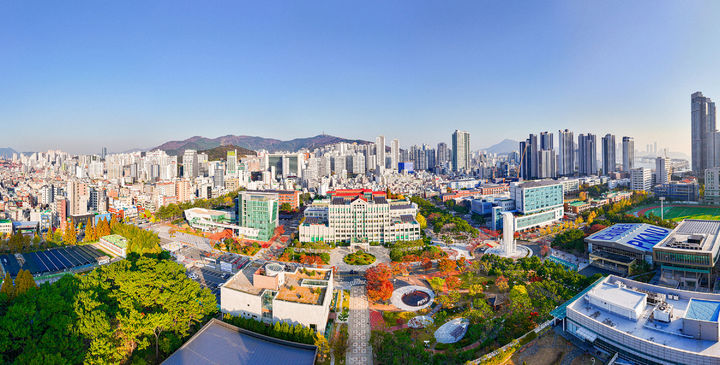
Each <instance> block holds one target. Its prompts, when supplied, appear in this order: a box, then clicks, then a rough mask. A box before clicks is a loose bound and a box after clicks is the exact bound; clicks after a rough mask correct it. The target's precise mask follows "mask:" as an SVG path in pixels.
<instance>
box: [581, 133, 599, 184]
mask: <svg viewBox="0 0 720 365" xmlns="http://www.w3.org/2000/svg"><path fill="white" fill-rule="evenodd" d="M597 172H598V168H597V138H596V136H595V135H594V134H590V133H588V134H580V135H578V174H580V176H589V175H597Z"/></svg>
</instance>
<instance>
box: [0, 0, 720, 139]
mask: <svg viewBox="0 0 720 365" xmlns="http://www.w3.org/2000/svg"><path fill="white" fill-rule="evenodd" d="M719 18H720V3H719V2H714V3H713V2H702V1H685V2H681V1H559V2H550V1H548V2H545V1H543V2H540V1H493V2H490V1H454V2H446V1H362V2H358V1H353V2H350V1H302V2H298V1H289V2H278V1H256V2H240V1H212V2H208V1H178V0H175V1H115V2H104V1H103V2H100V1H67V2H61V1H32V0H29V1H15V2H2V3H0V52H1V53H2V56H1V57H0V121H2V125H3V128H2V132H1V133H0V146H9V147H12V148H15V149H17V150H21V151H31V150H46V149H49V148H61V149H63V150H66V151H70V152H74V153H80V152H99V150H100V148H101V147H102V146H107V147H108V148H109V149H110V150H111V151H122V150H127V149H131V148H137V147H151V146H155V145H158V144H160V143H162V142H165V141H167V140H173V139H185V138H188V137H191V136H194V135H202V136H206V137H217V136H221V135H225V134H247V135H259V136H264V137H274V138H280V139H291V138H297V137H306V136H311V135H316V134H319V133H321V132H323V131H324V132H325V133H328V134H333V135H338V136H342V137H347V138H364V139H373V138H374V136H376V135H378V134H384V135H385V136H386V137H387V138H388V139H391V138H399V139H400V142H401V145H403V146H409V145H410V144H416V143H417V144H419V143H429V144H436V143H437V142H441V141H445V142H449V141H450V134H451V133H452V131H453V130H454V129H464V130H467V131H469V132H470V133H471V136H472V137H471V141H472V146H473V148H481V147H487V146H489V145H491V144H494V143H496V142H499V141H500V140H502V139H504V138H512V139H516V140H519V139H521V138H525V137H526V136H527V134H528V133H531V132H533V133H537V132H540V131H542V130H550V131H557V130H558V129H564V128H570V129H572V130H574V131H575V133H576V134H578V133H583V132H591V133H597V134H602V135H604V134H605V133H608V132H610V133H613V134H616V135H619V136H621V135H631V136H634V137H635V138H636V146H638V147H639V148H640V149H643V147H644V144H646V143H650V142H653V141H658V144H659V146H660V147H669V148H670V149H672V150H674V151H682V152H689V150H690V110H689V109H690V105H689V104H690V94H691V93H692V92H693V91H696V90H701V91H703V92H704V93H705V95H707V96H709V97H711V98H714V99H716V100H717V99H720V62H718V60H720V26H718V20H717V19H719Z"/></svg>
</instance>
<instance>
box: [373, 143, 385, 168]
mask: <svg viewBox="0 0 720 365" xmlns="http://www.w3.org/2000/svg"><path fill="white" fill-rule="evenodd" d="M375 156H376V159H377V161H376V162H375V163H376V164H377V166H380V167H383V168H384V167H385V136H377V137H376V138H375Z"/></svg>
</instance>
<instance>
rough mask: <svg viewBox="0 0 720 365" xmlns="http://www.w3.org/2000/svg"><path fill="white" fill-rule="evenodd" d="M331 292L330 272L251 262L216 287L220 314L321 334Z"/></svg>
mask: <svg viewBox="0 0 720 365" xmlns="http://www.w3.org/2000/svg"><path fill="white" fill-rule="evenodd" d="M332 292H333V274H332V270H330V269H316V268H306V267H302V266H300V265H296V264H290V263H270V262H267V263H261V262H257V261H253V262H251V263H250V264H248V265H246V266H245V267H243V268H242V269H241V270H240V271H238V272H237V273H236V274H235V275H234V276H233V277H232V278H230V279H229V280H228V281H227V282H226V283H225V284H223V285H222V286H221V287H220V309H221V311H222V312H223V313H230V314H232V315H235V316H242V317H245V318H253V319H256V320H260V321H265V322H268V323H274V322H288V323H292V324H296V323H300V324H302V325H304V326H306V327H310V328H312V329H314V330H317V331H318V332H320V333H324V332H325V327H326V326H327V320H328V315H329V313H330V303H331V301H332Z"/></svg>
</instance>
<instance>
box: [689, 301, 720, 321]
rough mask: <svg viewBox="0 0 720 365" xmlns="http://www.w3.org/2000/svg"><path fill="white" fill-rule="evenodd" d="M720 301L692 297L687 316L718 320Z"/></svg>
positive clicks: (702, 319)
mask: <svg viewBox="0 0 720 365" xmlns="http://www.w3.org/2000/svg"><path fill="white" fill-rule="evenodd" d="M719 313H720V302H718V301H714V300H702V299H690V304H689V305H688V309H687V311H686V312H685V318H690V319H697V320H700V321H708V322H717V321H718V314H719Z"/></svg>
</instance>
